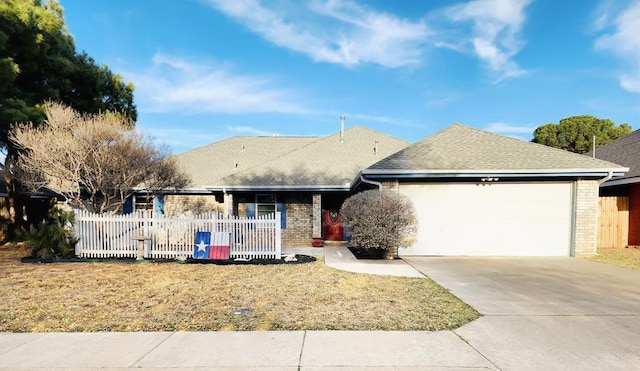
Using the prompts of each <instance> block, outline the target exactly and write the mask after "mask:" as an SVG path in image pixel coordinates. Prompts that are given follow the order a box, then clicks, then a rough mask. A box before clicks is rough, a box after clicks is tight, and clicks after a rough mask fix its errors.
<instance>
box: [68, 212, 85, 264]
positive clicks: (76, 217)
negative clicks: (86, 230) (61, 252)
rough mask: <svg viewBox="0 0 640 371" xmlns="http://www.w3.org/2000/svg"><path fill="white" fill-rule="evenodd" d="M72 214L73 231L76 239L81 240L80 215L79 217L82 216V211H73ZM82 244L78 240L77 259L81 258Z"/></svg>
mask: <svg viewBox="0 0 640 371" xmlns="http://www.w3.org/2000/svg"><path fill="white" fill-rule="evenodd" d="M71 212H72V213H73V231H74V233H75V235H76V237H78V238H80V215H79V214H80V210H73V209H71ZM83 242H84V241H83ZM81 243H82V242H80V239H78V241H77V242H76V246H75V250H76V251H75V254H76V257H78V256H80V244H81Z"/></svg>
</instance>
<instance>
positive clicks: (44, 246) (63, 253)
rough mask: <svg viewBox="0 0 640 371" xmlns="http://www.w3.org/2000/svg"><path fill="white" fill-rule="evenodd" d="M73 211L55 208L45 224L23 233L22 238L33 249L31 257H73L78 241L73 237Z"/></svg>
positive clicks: (32, 227)
mask: <svg viewBox="0 0 640 371" xmlns="http://www.w3.org/2000/svg"><path fill="white" fill-rule="evenodd" d="M73 222H74V215H73V212H72V211H65V210H61V209H59V208H54V209H52V210H51V212H50V213H49V217H48V218H47V220H46V221H45V222H44V223H41V224H39V225H37V226H31V227H30V228H29V230H27V231H22V232H21V233H20V236H19V237H20V238H21V239H22V240H24V242H25V243H26V245H27V246H28V247H29V248H31V255H32V256H33V257H37V258H40V259H51V258H65V257H72V256H73V255H74V254H75V247H76V243H77V242H78V239H77V238H76V237H75V236H74V235H73Z"/></svg>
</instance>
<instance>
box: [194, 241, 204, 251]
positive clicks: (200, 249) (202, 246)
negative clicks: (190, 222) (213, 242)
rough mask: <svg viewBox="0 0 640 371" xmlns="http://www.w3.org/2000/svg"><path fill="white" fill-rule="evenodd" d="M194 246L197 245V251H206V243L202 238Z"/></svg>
mask: <svg viewBox="0 0 640 371" xmlns="http://www.w3.org/2000/svg"><path fill="white" fill-rule="evenodd" d="M196 246H198V251H207V244H206V243H204V240H200V243H199V244H197V245H196Z"/></svg>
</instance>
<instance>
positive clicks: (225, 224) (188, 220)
mask: <svg viewBox="0 0 640 371" xmlns="http://www.w3.org/2000/svg"><path fill="white" fill-rule="evenodd" d="M75 213H76V215H75V219H76V220H75V223H76V225H75V233H76V237H78V238H79V241H78V244H77V245H76V255H77V256H79V257H85V258H124V257H136V254H137V250H138V247H137V246H138V245H137V244H138V241H137V240H135V239H134V236H135V237H139V236H144V237H146V239H145V241H144V244H145V247H144V257H145V258H151V259H157V258H160V259H162V258H165V259H172V258H176V257H178V256H185V257H193V249H194V244H195V241H194V239H195V234H196V232H198V231H209V232H222V233H229V235H230V239H229V241H230V254H231V258H241V259H260V258H265V259H280V257H281V249H282V245H281V243H282V242H281V241H282V238H281V237H282V231H281V225H280V213H276V214H275V215H273V214H272V215H269V216H265V217H259V218H240V217H234V216H223V215H219V214H218V213H215V212H212V213H207V214H202V215H198V216H194V217H165V216H162V215H160V216H157V215H154V214H153V213H152V211H151V210H144V211H141V212H138V213H135V214H125V215H100V214H92V213H88V212H86V211H83V210H76V211H75Z"/></svg>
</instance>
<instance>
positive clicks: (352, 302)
mask: <svg viewBox="0 0 640 371" xmlns="http://www.w3.org/2000/svg"><path fill="white" fill-rule="evenodd" d="M13 250H15V249H7V248H4V249H2V248H0V298H2V300H1V301H0V331H12V332H48V331H196V330H197V331H201V330H302V329H306V330H443V329H451V328H456V327H459V326H461V325H463V324H465V323H467V322H469V321H471V320H474V319H476V318H477V317H478V316H479V314H478V313H477V312H476V311H475V310H473V309H472V308H470V307H469V306H467V305H466V304H464V303H462V302H461V301H460V300H458V299H457V298H456V297H454V296H453V295H451V294H449V293H448V292H447V291H446V290H445V289H443V288H442V287H440V286H438V285H437V284H435V283H434V282H432V281H431V280H429V279H419V278H399V277H384V276H373V275H364V274H356V273H349V272H343V271H339V270H335V269H332V268H329V267H327V266H326V265H325V264H324V263H323V262H322V261H318V262H315V263H308V264H299V265H269V266H258V265H242V266H239V265H229V266H221V265H209V264H207V265H203V264H177V263H162V264H160V263H145V264H136V263H54V264H31V263H21V262H20V261H19V260H18V259H17V256H16V255H20V253H16V252H15V251H13ZM22 255H24V251H23V252H22ZM242 308H249V309H250V310H251V313H249V314H234V312H235V311H237V310H239V309H242Z"/></svg>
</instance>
